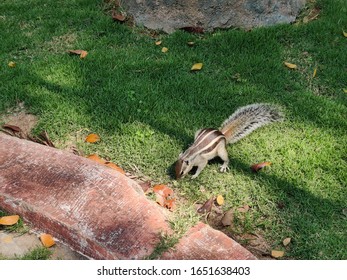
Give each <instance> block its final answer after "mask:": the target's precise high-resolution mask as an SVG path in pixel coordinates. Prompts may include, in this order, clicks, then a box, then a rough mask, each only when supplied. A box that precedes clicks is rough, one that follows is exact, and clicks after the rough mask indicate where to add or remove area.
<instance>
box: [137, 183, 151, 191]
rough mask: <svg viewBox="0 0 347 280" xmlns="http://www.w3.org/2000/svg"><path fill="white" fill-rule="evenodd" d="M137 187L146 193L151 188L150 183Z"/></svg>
mask: <svg viewBox="0 0 347 280" xmlns="http://www.w3.org/2000/svg"><path fill="white" fill-rule="evenodd" d="M139 185H140V187H141V188H142V190H143V191H144V192H147V191H148V190H149V188H150V187H151V182H150V181H146V182H140V183H139Z"/></svg>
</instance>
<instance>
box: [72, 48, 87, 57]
mask: <svg viewBox="0 0 347 280" xmlns="http://www.w3.org/2000/svg"><path fill="white" fill-rule="evenodd" d="M68 52H69V54H75V55H79V56H80V58H85V57H86V56H87V54H88V52H87V51H85V50H69V51H68Z"/></svg>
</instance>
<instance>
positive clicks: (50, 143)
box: [40, 130, 55, 148]
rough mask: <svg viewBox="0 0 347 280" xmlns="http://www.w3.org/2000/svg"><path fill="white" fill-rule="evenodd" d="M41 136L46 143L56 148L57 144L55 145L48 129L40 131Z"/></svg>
mask: <svg viewBox="0 0 347 280" xmlns="http://www.w3.org/2000/svg"><path fill="white" fill-rule="evenodd" d="M40 138H41V139H42V140H43V144H44V145H46V146H49V147H53V148H55V146H54V144H53V142H52V141H51V139H50V138H49V136H48V133H47V131H46V130H44V131H42V132H41V133H40Z"/></svg>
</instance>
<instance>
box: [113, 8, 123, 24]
mask: <svg viewBox="0 0 347 280" xmlns="http://www.w3.org/2000/svg"><path fill="white" fill-rule="evenodd" d="M112 19H113V20H114V21H119V22H124V21H125V19H126V16H125V15H123V14H122V13H121V12H119V11H116V10H113V11H112Z"/></svg>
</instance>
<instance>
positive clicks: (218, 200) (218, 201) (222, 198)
mask: <svg viewBox="0 0 347 280" xmlns="http://www.w3.org/2000/svg"><path fill="white" fill-rule="evenodd" d="M216 202H217V204H218V205H219V206H221V205H223V204H224V197H223V196H221V195H218V196H217V198H216Z"/></svg>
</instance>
